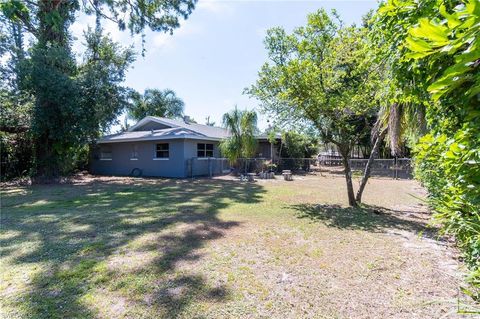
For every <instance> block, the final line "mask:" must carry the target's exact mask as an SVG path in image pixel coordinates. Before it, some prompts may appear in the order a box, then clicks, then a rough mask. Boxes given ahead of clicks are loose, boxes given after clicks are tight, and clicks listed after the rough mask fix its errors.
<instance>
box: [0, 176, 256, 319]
mask: <svg viewBox="0 0 480 319" xmlns="http://www.w3.org/2000/svg"><path fill="white" fill-rule="evenodd" d="M22 192H23V193H22V194H18V193H15V192H13V193H11V192H6V193H4V195H5V196H4V198H3V201H2V216H1V228H2V231H3V232H5V233H8V234H9V236H5V237H1V239H0V257H2V258H5V260H7V262H6V264H8V267H24V266H28V264H31V263H35V264H36V265H37V264H38V265H41V266H40V267H39V268H40V269H39V270H38V271H36V272H35V275H33V277H32V278H30V279H31V281H30V282H29V283H28V284H27V289H26V290H25V291H24V292H15V293H14V296H9V297H10V298H9V301H8V302H9V303H10V304H9V306H11V307H13V308H17V309H18V314H17V316H20V317H25V318H91V317H95V316H97V315H98V313H97V311H96V310H95V309H92V308H91V307H89V306H88V304H91V302H88V301H89V299H88V298H93V297H92V296H93V295H95V294H96V295H98V291H99V290H100V291H102V290H106V291H109V292H110V293H113V294H116V293H119V294H120V295H122V296H123V297H122V298H125V299H127V302H126V303H127V305H125V306H124V307H123V308H125V309H123V310H124V311H126V312H123V313H110V314H109V316H113V317H121V316H123V315H127V316H133V317H136V316H141V315H145V313H136V314H132V313H129V312H128V311H129V309H130V308H132V309H133V308H136V311H139V309H143V310H145V312H146V313H149V312H150V313H151V314H154V317H155V318H160V317H164V318H175V317H176V316H178V315H179V314H181V313H182V311H183V310H184V309H185V307H186V306H188V305H189V303H190V302H191V301H192V300H194V299H202V300H204V299H207V300H209V301H210V302H222V301H224V300H225V299H226V298H228V295H229V291H228V289H227V288H226V287H224V286H211V285H210V284H209V283H208V279H207V278H204V277H203V276H201V275H199V274H198V273H194V269H193V270H192V272H190V271H188V272H185V270H182V271H181V272H180V273H177V268H178V266H177V265H178V264H179V263H182V262H188V261H194V260H197V259H199V258H201V257H202V256H201V255H199V254H198V250H199V249H201V248H202V247H204V245H205V243H206V242H208V241H210V240H214V239H218V238H220V237H222V236H224V235H225V232H226V231H227V230H229V229H231V228H233V227H237V226H239V223H238V222H232V221H223V220H220V219H219V218H218V217H217V214H218V212H219V210H221V209H225V208H227V207H228V206H229V205H232V204H235V203H256V202H258V201H259V200H260V198H261V196H262V193H263V192H264V190H263V188H262V187H261V186H260V185H258V184H245V183H238V182H232V181H222V180H196V181H175V180H141V179H134V180H129V181H128V182H126V183H125V181H124V180H113V181H106V182H99V181H96V180H93V181H91V182H86V183H83V184H81V185H49V186H32V187H27V188H23V189H22ZM142 236H150V237H148V238H151V240H148V242H143V241H140V243H136V244H135V240H136V239H141V238H142ZM134 244H135V245H136V246H133V247H131V246H129V245H134ZM132 251H133V253H135V252H140V253H151V254H153V256H155V257H154V258H153V259H152V260H144V261H141V263H140V264H141V265H140V266H139V267H137V268H134V269H132V270H126V269H127V268H128V266H129V265H128V262H124V261H123V260H124V259H123V257H122V256H123V254H126V256H127V257H128V255H129V253H131V252H132ZM127 257H125V258H127ZM112 258H114V259H117V260H120V266H119V271H116V270H115V269H111V267H110V266H109V265H108V260H110V259H112ZM30 279H29V280H30ZM13 284H14V283H13ZM90 301H91V300H90ZM108 302H109V301H108V300H98V302H97V301H94V303H95V304H97V305H105V306H104V307H109V306H111V305H110V304H109V303H108ZM130 306H131V307H130ZM112 308H115V307H113V306H112ZM120 308H122V307H120ZM123 310H122V311H123ZM140 311H142V310H140Z"/></svg>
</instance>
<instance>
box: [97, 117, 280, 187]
mask: <svg viewBox="0 0 480 319" xmlns="http://www.w3.org/2000/svg"><path fill="white" fill-rule="evenodd" d="M228 136H230V134H229V132H228V131H227V130H226V129H223V128H220V127H215V126H209V125H202V124H197V123H190V122H187V121H184V120H173V119H168V118H163V117H155V116H147V117H145V118H144V119H142V120H140V121H139V122H138V123H137V124H136V125H134V126H132V127H131V128H130V129H129V130H128V131H126V132H122V133H118V134H113V135H107V136H104V137H102V138H100V139H99V140H97V146H96V147H95V149H94V150H93V153H92V155H93V156H92V159H91V166H90V168H91V171H92V173H93V174H101V175H132V174H136V175H138V174H139V173H140V174H141V175H143V176H158V177H176V178H185V177H189V176H202V175H209V174H211V173H212V167H214V168H215V169H216V170H220V172H223V173H226V172H227V169H228V168H229V167H228V163H227V161H225V160H222V159H221V158H222V156H221V154H220V150H219V147H218V144H219V143H220V141H222V140H223V139H225V138H227V137H228ZM257 138H258V149H257V154H256V156H257V157H259V158H266V159H273V160H275V159H276V158H277V157H278V156H279V154H278V149H279V148H278V144H279V142H280V137H278V138H277V142H276V143H274V145H272V144H270V142H269V141H268V139H267V136H266V135H259V136H258V137H257ZM213 165H214V166H213Z"/></svg>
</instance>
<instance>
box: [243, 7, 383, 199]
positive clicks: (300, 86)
mask: <svg viewBox="0 0 480 319" xmlns="http://www.w3.org/2000/svg"><path fill="white" fill-rule="evenodd" d="M365 36H366V29H364V28H357V27H343V26H342V23H341V22H340V21H339V19H338V17H337V16H336V15H335V14H333V15H332V16H329V15H328V14H327V13H326V12H325V11H324V10H319V11H317V12H316V13H314V14H310V15H309V16H308V22H307V25H306V26H305V27H300V28H297V29H295V30H294V31H293V33H292V34H287V33H286V32H285V31H284V30H283V29H281V28H273V29H270V30H269V31H268V32H267V37H266V39H265V46H266V48H267V51H268V57H269V60H270V61H269V62H268V63H265V64H264V65H263V67H262V69H261V71H260V72H259V78H258V80H257V82H256V84H255V85H253V86H252V87H251V88H249V89H247V93H248V94H250V95H251V96H254V97H256V98H257V99H259V100H260V101H261V104H262V107H263V110H264V111H265V112H266V113H268V114H271V115H272V116H275V117H277V118H280V119H281V120H280V121H279V122H281V121H283V120H284V119H285V120H286V121H290V122H291V121H292V120H293V121H307V122H309V123H310V124H311V125H313V126H314V127H315V128H316V130H317V131H318V132H319V134H320V138H321V139H322V140H323V141H324V142H325V143H332V144H334V145H336V146H337V148H338V150H339V152H340V154H341V155H342V158H343V166H344V169H345V179H346V184H347V194H348V201H349V204H350V205H352V206H356V205H357V201H356V200H355V195H354V192H353V185H352V173H351V169H350V163H349V159H350V153H351V150H352V147H353V146H354V145H356V144H357V143H358V141H359V140H361V139H362V138H364V136H365V135H368V134H369V132H370V130H371V125H370V123H371V119H372V118H373V117H374V116H375V113H376V111H377V110H378V103H377V102H376V91H377V85H378V69H377V68H376V66H375V65H374V64H372V63H371V58H370V57H369V56H368V52H367V51H366V45H367V43H366V41H363V40H362V39H365Z"/></svg>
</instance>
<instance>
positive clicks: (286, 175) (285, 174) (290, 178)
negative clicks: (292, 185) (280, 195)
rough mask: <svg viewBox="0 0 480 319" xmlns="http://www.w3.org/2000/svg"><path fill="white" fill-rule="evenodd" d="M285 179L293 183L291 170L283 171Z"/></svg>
mask: <svg viewBox="0 0 480 319" xmlns="http://www.w3.org/2000/svg"><path fill="white" fill-rule="evenodd" d="M282 175H283V179H284V180H286V181H292V180H293V178H292V171H290V170H283V171H282Z"/></svg>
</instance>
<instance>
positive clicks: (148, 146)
mask: <svg viewBox="0 0 480 319" xmlns="http://www.w3.org/2000/svg"><path fill="white" fill-rule="evenodd" d="M157 143H169V144H170V145H169V155H170V157H169V159H168V160H154V157H155V145H156V144H157ZM134 144H137V145H138V149H137V151H138V160H131V159H130V158H131V154H132V149H133V145H134ZM108 145H109V146H110V147H111V150H112V160H101V159H100V158H99V154H100V152H99V151H100V148H99V147H98V148H97V149H96V150H95V151H94V154H93V158H92V162H91V163H92V165H91V170H92V173H94V174H102V175H129V174H130V173H131V172H132V170H133V169H134V168H139V169H141V170H142V172H143V176H159V177H179V178H182V177H185V155H184V141H183V140H166V141H146V142H125V143H110V144H108Z"/></svg>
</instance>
